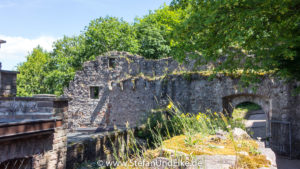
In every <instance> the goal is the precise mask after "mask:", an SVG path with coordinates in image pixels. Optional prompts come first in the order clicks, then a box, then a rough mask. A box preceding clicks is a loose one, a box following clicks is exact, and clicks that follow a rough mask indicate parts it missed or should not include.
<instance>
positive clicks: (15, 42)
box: [0, 0, 171, 70]
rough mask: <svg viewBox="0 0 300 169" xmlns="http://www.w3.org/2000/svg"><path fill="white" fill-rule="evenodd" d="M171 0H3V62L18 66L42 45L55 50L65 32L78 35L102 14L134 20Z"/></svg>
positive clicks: (0, 29) (0, 19) (0, 3)
mask: <svg viewBox="0 0 300 169" xmlns="http://www.w3.org/2000/svg"><path fill="white" fill-rule="evenodd" d="M170 2H171V0H0V39H4V40H6V41H7V43H6V44H2V46H1V48H0V61H1V62H2V68H3V69H6V70H14V69H16V65H17V64H18V63H20V62H24V61H25V56H26V55H27V54H28V52H30V51H31V50H32V48H34V47H35V46H37V45H38V44H39V45H41V46H42V47H44V48H45V49H47V50H51V49H52V43H53V41H55V40H57V39H59V38H61V37H63V36H64V35H67V36H72V35H78V34H79V33H80V32H81V31H82V30H84V27H85V26H87V25H88V24H89V22H90V20H92V19H95V18H98V17H100V16H103V17H104V16H107V15H108V16H117V17H122V18H123V19H124V20H126V21H128V22H133V21H134V18H135V17H137V16H138V17H142V16H143V15H146V14H148V12H149V10H155V9H157V8H159V7H160V6H161V5H163V4H164V3H166V4H169V3H170Z"/></svg>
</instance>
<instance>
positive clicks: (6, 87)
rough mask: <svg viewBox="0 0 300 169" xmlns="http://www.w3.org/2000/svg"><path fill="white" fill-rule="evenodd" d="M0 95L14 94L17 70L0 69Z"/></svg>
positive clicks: (15, 91)
mask: <svg viewBox="0 0 300 169" xmlns="http://www.w3.org/2000/svg"><path fill="white" fill-rule="evenodd" d="M0 74H1V75H0V78H1V80H0V96H6V97H7V96H16V93H17V84H16V79H17V72H15V71H5V70H1V69H0Z"/></svg>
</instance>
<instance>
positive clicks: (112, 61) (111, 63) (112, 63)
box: [108, 58, 116, 69]
mask: <svg viewBox="0 0 300 169" xmlns="http://www.w3.org/2000/svg"><path fill="white" fill-rule="evenodd" d="M108 67H109V68H113V69H114V68H115V67H116V58H109V60H108Z"/></svg>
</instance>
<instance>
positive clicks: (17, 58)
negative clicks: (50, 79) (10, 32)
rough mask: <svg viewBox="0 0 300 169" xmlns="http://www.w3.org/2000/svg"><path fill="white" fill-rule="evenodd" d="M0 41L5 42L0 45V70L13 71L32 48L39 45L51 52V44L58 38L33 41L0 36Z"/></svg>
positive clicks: (45, 37)
mask: <svg viewBox="0 0 300 169" xmlns="http://www.w3.org/2000/svg"><path fill="white" fill-rule="evenodd" d="M0 39H2V40H5V41H6V43H4V44H2V45H1V48H0V61H1V62H2V69H5V70H15V69H16V66H17V65H18V64H19V63H21V62H24V61H26V57H25V56H27V55H28V54H29V52H31V51H32V49H33V48H35V47H37V46H38V45H40V46H41V47H42V48H43V49H45V50H47V51H51V50H52V44H53V42H54V41H55V40H57V39H58V38H55V37H51V36H41V37H38V38H35V39H28V38H23V37H12V36H5V35H0Z"/></svg>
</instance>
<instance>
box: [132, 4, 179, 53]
mask: <svg viewBox="0 0 300 169" xmlns="http://www.w3.org/2000/svg"><path fill="white" fill-rule="evenodd" d="M183 12H184V11H183V10H180V9H178V10H172V9H170V7H169V6H166V5H165V6H163V7H161V8H160V9H157V10H155V11H150V13H149V14H148V15H146V16H144V17H143V18H137V19H136V23H135V25H134V26H135V27H136V30H137V35H138V40H139V43H140V50H139V54H140V55H142V56H144V57H146V58H151V59H157V58H162V57H167V56H170V53H171V50H172V46H174V45H175V43H174V41H173V40H172V37H173V36H172V33H173V31H174V28H175V27H176V25H178V24H180V23H181V22H182V18H183Z"/></svg>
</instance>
